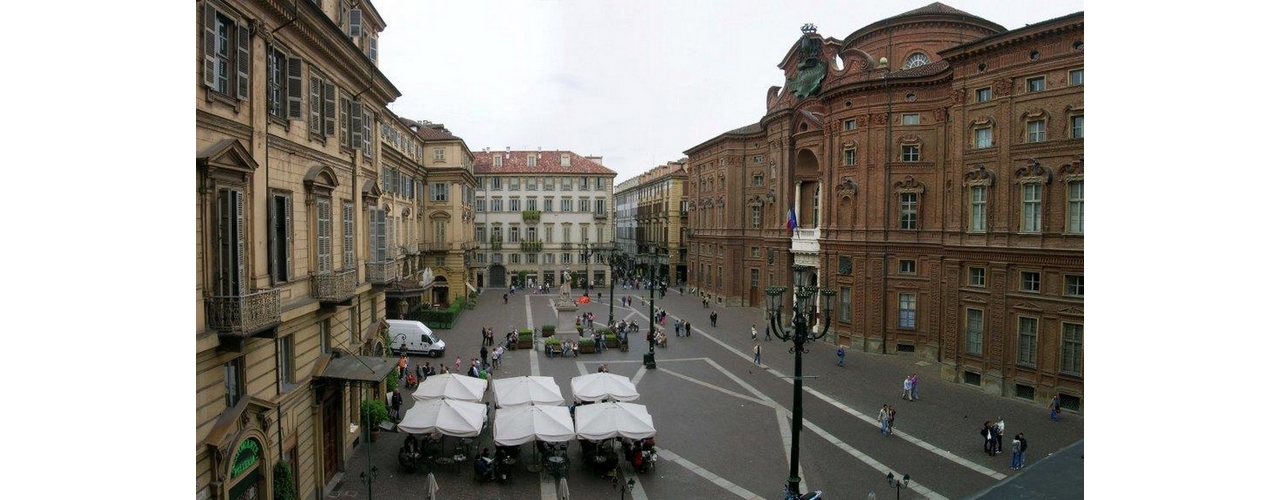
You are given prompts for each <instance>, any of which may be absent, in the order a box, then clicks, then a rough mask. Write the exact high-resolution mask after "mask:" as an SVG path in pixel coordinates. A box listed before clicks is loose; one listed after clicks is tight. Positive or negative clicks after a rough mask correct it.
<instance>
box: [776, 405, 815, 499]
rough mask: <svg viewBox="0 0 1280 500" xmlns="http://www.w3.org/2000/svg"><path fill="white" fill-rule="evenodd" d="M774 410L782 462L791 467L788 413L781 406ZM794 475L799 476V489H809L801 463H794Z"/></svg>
mask: <svg viewBox="0 0 1280 500" xmlns="http://www.w3.org/2000/svg"><path fill="white" fill-rule="evenodd" d="M774 412H775V413H776V414H777V415H778V430H779V431H781V433H782V454H783V456H784V457H786V461H785V462H783V463H785V464H787V467H791V422H790V420H791V419H790V418H788V417H789V416H790V415H788V414H787V412H786V410H783V409H782V408H775V409H774ZM788 472H790V470H788ZM796 475H797V476H800V491H809V487H808V485H806V484H804V466H803V465H799V464H797V465H796ZM788 479H790V478H788ZM788 482H790V481H788Z"/></svg>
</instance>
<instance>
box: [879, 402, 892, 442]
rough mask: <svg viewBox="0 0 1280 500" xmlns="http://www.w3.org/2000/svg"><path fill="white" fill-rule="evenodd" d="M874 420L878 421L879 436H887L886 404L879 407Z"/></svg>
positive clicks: (887, 410)
mask: <svg viewBox="0 0 1280 500" xmlns="http://www.w3.org/2000/svg"><path fill="white" fill-rule="evenodd" d="M876 420H879V421H880V435H881V436H888V435H889V405H888V404H887V403H886V404H885V405H884V406H881V407H880V414H879V415H877V416H876Z"/></svg>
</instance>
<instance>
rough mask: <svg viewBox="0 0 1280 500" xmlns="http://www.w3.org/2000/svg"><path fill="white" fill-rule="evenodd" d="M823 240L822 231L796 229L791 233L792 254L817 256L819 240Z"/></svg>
mask: <svg viewBox="0 0 1280 500" xmlns="http://www.w3.org/2000/svg"><path fill="white" fill-rule="evenodd" d="M820 239H822V230H821V229H796V230H795V232H793V233H791V253H811V254H815V255H816V254H817V253H818V250H819V246H818V240H820Z"/></svg>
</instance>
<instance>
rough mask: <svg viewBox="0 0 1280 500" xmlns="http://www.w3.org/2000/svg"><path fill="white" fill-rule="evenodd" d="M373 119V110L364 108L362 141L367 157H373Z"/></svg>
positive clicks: (361, 120)
mask: <svg viewBox="0 0 1280 500" xmlns="http://www.w3.org/2000/svg"><path fill="white" fill-rule="evenodd" d="M373 117H374V114H373V110H372V109H369V108H368V107H367V106H364V107H363V112H362V116H361V117H360V127H361V132H360V141H361V143H362V144H361V150H362V151H363V152H364V155H365V156H366V157H372V156H373ZM330 135H332V134H330Z"/></svg>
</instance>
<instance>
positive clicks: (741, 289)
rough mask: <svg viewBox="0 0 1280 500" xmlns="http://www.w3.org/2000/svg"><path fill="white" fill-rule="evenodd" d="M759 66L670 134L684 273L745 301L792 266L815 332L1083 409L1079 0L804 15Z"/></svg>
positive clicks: (999, 389) (964, 379)
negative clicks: (1023, 17)
mask: <svg viewBox="0 0 1280 500" xmlns="http://www.w3.org/2000/svg"><path fill="white" fill-rule="evenodd" d="M778 67H779V68H780V69H782V70H783V72H784V73H785V75H786V78H787V85H786V88H785V89H783V88H778V87H773V88H770V89H769V91H768V93H767V95H766V99H765V103H766V111H765V114H764V116H763V117H761V119H760V121H759V122H758V123H755V124H751V125H748V126H745V127H742V128H739V129H735V130H732V131H729V132H726V133H724V134H721V135H719V136H717V137H715V138H712V139H710V140H708V141H706V142H704V143H702V144H699V145H697V146H695V147H693V148H691V149H689V150H688V151H686V154H687V155H689V165H690V167H689V183H690V195H689V198H690V201H691V204H692V207H691V210H692V211H691V215H690V218H689V220H690V227H691V239H690V249H691V257H690V273H691V280H690V281H691V284H694V285H695V286H698V287H700V288H703V289H705V290H707V291H708V292H711V293H712V294H713V296H714V297H715V300H717V301H720V302H724V303H727V304H729V305H737V304H744V305H751V306H760V305H762V304H761V298H762V295H763V288H764V287H766V286H769V285H783V286H789V285H791V284H792V283H791V277H790V275H791V273H790V267H791V266H792V265H795V264H799V265H805V266H810V267H811V268H812V270H811V271H810V275H809V277H808V279H807V281H808V283H806V284H808V285H818V286H822V287H830V288H832V289H834V290H837V292H838V295H837V298H838V305H837V310H836V311H835V315H836V317H835V318H833V321H832V325H833V330H834V331H836V332H837V334H836V335H835V336H834V337H833V342H839V343H841V344H844V345H849V346H851V347H853V348H855V349H861V350H865V351H873V352H883V353H891V352H892V353H909V355H913V356H919V357H923V358H926V359H929V360H932V361H936V362H938V363H939V365H940V366H941V367H942V369H941V375H942V376H943V377H944V378H945V379H947V380H951V381H954V382H957V383H967V384H973V385H976V386H980V387H983V388H984V389H986V390H988V391H991V392H995V393H999V394H1003V395H1006V396H1010V397H1019V398H1025V399H1030V400H1035V401H1042V402H1043V401H1047V400H1048V399H1050V398H1052V397H1053V396H1054V395H1059V394H1060V395H1061V396H1062V401H1063V404H1064V406H1065V407H1068V408H1075V409H1082V408H1083V401H1082V399H1083V394H1084V364H1083V352H1084V347H1083V346H1084V343H1083V342H1084V340H1083V335H1084V14H1083V13H1077V14H1072V15H1068V16H1063V17H1060V18H1057V19H1051V20H1048V21H1044V22H1040V23H1037V24H1032V25H1028V26H1025V27H1021V28H1017V29H1014V30H1006V29H1005V28H1003V27H1001V26H999V25H997V24H995V23H992V22H990V21H987V20H985V19H982V18H980V17H977V16H974V15H972V14H969V13H966V12H962V11H959V10H957V9H954V8H952V7H949V6H946V5H943V4H940V3H933V4H930V5H928V6H925V7H923V8H920V9H917V10H913V11H910V12H906V13H904V14H901V15H898V16H894V17H891V18H888V19H884V20H881V21H877V22H875V23H872V24H870V25H868V26H866V27H864V28H862V29H859V30H857V31H855V32H853V33H851V34H849V35H848V36H846V37H844V38H843V39H836V38H824V37H822V36H821V35H819V34H818V33H817V30H816V28H815V27H813V26H812V25H806V26H805V29H804V30H803V33H802V36H801V37H800V39H799V40H798V41H797V42H796V43H795V44H794V45H793V46H792V47H791V48H790V49H789V50H788V51H787V53H786V55H785V57H784V58H783V60H782V61H781V62H780V63H779V65H778ZM739 193H741V194H739ZM793 213H794V218H795V219H794V220H795V223H796V229H795V230H794V231H791V230H789V229H788V221H789V220H790V219H791V216H792V214H793Z"/></svg>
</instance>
